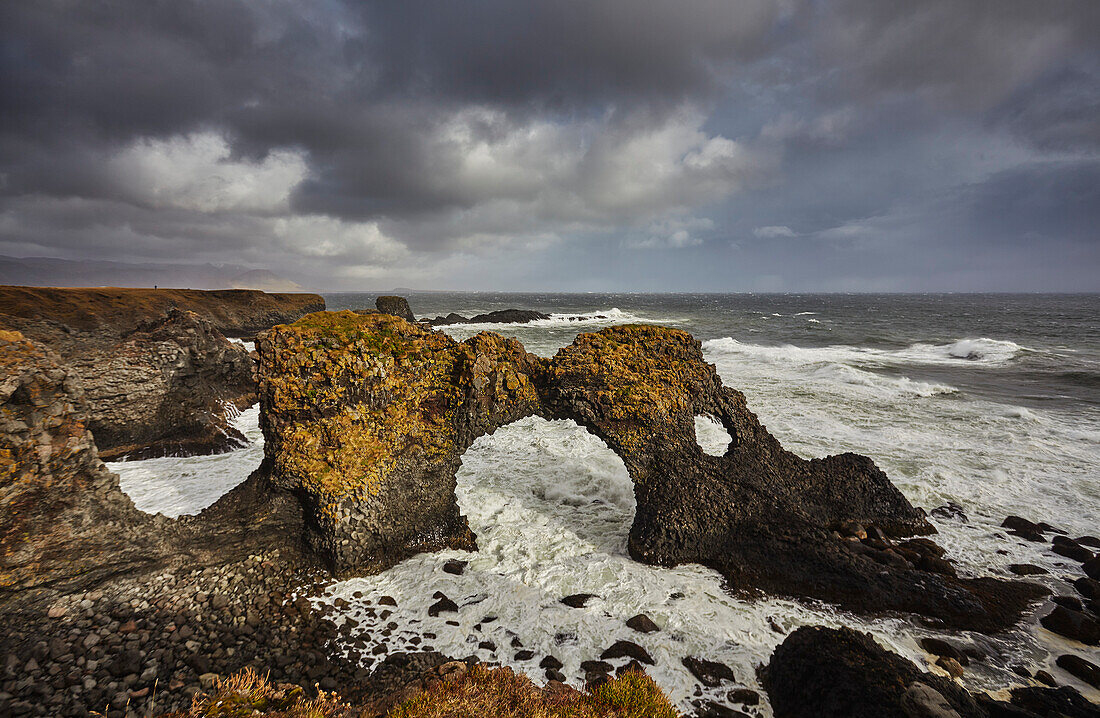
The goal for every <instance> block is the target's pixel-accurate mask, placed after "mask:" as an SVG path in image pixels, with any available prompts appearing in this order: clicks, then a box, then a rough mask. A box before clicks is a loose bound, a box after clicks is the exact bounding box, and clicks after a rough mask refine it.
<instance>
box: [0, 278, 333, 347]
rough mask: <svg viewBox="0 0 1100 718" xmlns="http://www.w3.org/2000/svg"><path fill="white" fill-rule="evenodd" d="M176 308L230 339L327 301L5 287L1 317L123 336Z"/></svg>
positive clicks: (241, 293)
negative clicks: (194, 316)
mask: <svg viewBox="0 0 1100 718" xmlns="http://www.w3.org/2000/svg"><path fill="white" fill-rule="evenodd" d="M173 308H175V309H182V310H186V311H192V312H195V313H196V314H198V315H200V316H202V317H205V318H206V319H207V320H209V321H210V323H211V324H212V325H213V327H214V328H215V329H217V330H218V331H219V332H221V333H222V334H224V335H225V336H227V337H244V338H250V337H252V336H254V335H255V334H256V333H257V332H261V331H263V330H265V329H268V328H270V327H273V326H275V325H276V324H286V323H288V322H293V321H295V320H297V319H299V318H301V317H303V316H305V315H306V314H309V313H311V312H319V311H322V310H324V308H325V300H324V298H322V297H321V295H319V294H272V293H268V292H261V291H257V290H252V289H226V290H219V291H203V290H198V289H120V288H117V287H88V288H56V287H11V286H0V315H7V316H8V317H18V318H22V319H36V320H37V319H46V320H49V321H52V322H56V323H58V324H60V325H64V326H66V327H68V328H69V329H70V330H77V331H97V332H103V333H107V334H121V333H124V332H127V331H130V330H132V329H134V328H136V327H137V326H138V325H139V324H141V323H142V322H148V321H152V320H155V319H158V318H159V317H161V316H163V315H164V313H165V312H167V311H168V310H169V309H173ZM35 339H36V341H37V340H38V339H39V338H38V337H36V338H35Z"/></svg>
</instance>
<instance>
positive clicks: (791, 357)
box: [703, 337, 1029, 367]
mask: <svg viewBox="0 0 1100 718" xmlns="http://www.w3.org/2000/svg"><path fill="white" fill-rule="evenodd" d="M703 348H704V349H705V350H707V351H709V352H712V353H715V354H739V355H743V356H751V357H753V358H756V359H760V360H764V361H773V362H795V363H801V364H806V363H814V362H835V363H839V364H851V365H856V366H864V367H876V366H886V365H900V364H953V365H962V364H972V365H975V366H990V367H996V366H1003V365H1004V364H1006V363H1007V362H1009V361H1011V360H1012V359H1014V358H1016V357H1017V356H1018V355H1019V354H1020V353H1022V352H1025V351H1029V350H1028V348H1027V347H1024V346H1021V345H1019V344H1017V343H1016V342H1012V341H1005V340H1001V339H988V338H986V337H979V338H977V339H959V340H957V341H955V342H952V343H951V344H925V343H918V344H911V345H909V346H908V347H906V348H904V349H875V348H872V347H858V346H849V345H845V344H836V345H832V346H826V347H798V346H794V345H793V344H784V345H780V346H766V345H762V344H747V343H743V342H739V341H737V340H736V339H734V338H732V337H724V338H722V339H711V340H709V341H706V342H703Z"/></svg>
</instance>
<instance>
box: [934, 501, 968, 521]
mask: <svg viewBox="0 0 1100 718" xmlns="http://www.w3.org/2000/svg"><path fill="white" fill-rule="evenodd" d="M928 513H930V514H931V515H932V516H933V517H934V518H937V519H949V520H951V521H958V522H960V523H964V524H965V523H968V522H969V519H968V518H967V517H966V513H965V512H964V511H963V508H962V506H959V505H958V504H956V503H954V502H952V501H948V502H947V503H946V504H944V505H943V506H937V507H936V508H934V509H932V510H931V511H929V512H928Z"/></svg>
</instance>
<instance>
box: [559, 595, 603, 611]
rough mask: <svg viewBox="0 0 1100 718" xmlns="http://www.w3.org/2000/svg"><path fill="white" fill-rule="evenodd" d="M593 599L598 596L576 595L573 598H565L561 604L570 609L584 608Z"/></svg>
mask: <svg viewBox="0 0 1100 718" xmlns="http://www.w3.org/2000/svg"><path fill="white" fill-rule="evenodd" d="M593 598H596V594H594V593H574V594H573V595H571V596H566V597H565V598H563V599H562V600H561V602H562V603H564V604H565V605H566V606H569V607H570V608H584V604H586V603H588V601H589V600H590V599H593Z"/></svg>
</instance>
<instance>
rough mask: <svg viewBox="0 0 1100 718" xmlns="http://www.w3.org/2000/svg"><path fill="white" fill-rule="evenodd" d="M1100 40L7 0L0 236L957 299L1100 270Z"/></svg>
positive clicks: (741, 9) (61, 252) (623, 17)
mask: <svg viewBox="0 0 1100 718" xmlns="http://www.w3.org/2000/svg"><path fill="white" fill-rule="evenodd" d="M1096 37H1100V5H1097V4H1096V3H1095V2H1093V1H1092V0H1078V1H1076V2H1075V1H1072V0H1067V1H1065V2H1061V1H1060V2H1053V3H1035V2H1030V1H1028V2H1025V1H1024V0H965V1H964V2H958V1H957V0H954V1H951V0H932V1H931V2H924V3H915V4H914V3H910V4H899V3H882V2H875V1H874V0H842V1H841V2H837V3H818V2H812V1H811V0H749V1H748V2H743V3H729V2H726V1H724V0H707V1H704V2H698V3H691V4H687V5H685V4H684V3H681V2H672V1H661V2H656V1H653V0H601V1H599V2H591V1H590V0H564V1H563V0H557V1H554V2H550V1H549V0H548V1H546V2H531V3H522V4H517V3H515V2H506V1H504V0H492V1H487V2H479V3H476V4H470V3H456V2H451V1H449V0H434V1H430V2H429V1H410V2H401V3H387V2H341V1H339V0H326V1H325V2H321V3H296V2H291V1H289V0H271V1H270V2H264V3H254V2H244V1H243V0H238V1H229V0H227V1H225V2H218V3H209V2H201V1H199V0H174V1H172V2H167V1H164V2H159V1H150V0H145V1H143V2H136V1H126V2H123V1H119V0H101V1H99V2H87V3H71V2H63V1H62V0H41V1H39V2H34V3H6V4H4V5H3V7H0V41H2V43H3V50H2V54H0V101H2V103H3V108H4V112H2V113H0V253H3V254H12V255H21V256H27V255H47V256H60V257H74V258H102V259H144V260H149V261H172V260H178V261H181V262H184V261H186V262H194V261H212V262H218V261H221V262H231V263H240V264H246V265H251V266H269V267H271V268H272V269H274V270H276V271H279V272H282V273H285V274H289V275H292V276H293V277H294V278H296V279H299V280H301V281H303V282H306V283H310V284H313V285H314V286H322V287H323V286H332V287H334V288H335V287H354V286H363V285H364V284H370V285H371V286H385V285H392V284H404V285H416V284H429V285H432V286H439V285H440V283H441V282H442V283H445V284H447V285H449V286H455V287H462V286H467V287H475V286H486V287H490V286H491V287H497V286H499V287H502V288H526V287H530V286H532V281H535V282H536V283H537V285H538V286H540V287H544V288H551V289H552V288H555V287H558V286H560V287H562V288H578V287H579V285H580V284H581V283H584V282H589V280H587V279H585V280H583V282H582V279H581V275H578V274H577V273H576V272H575V271H574V270H571V269H570V268H569V267H570V266H572V265H573V264H577V263H580V264H583V265H586V266H591V267H594V268H596V269H595V270H594V272H595V274H594V277H596V279H593V280H591V281H593V282H595V281H598V277H599V276H600V275H599V273H598V272H599V269H598V268H599V267H600V265H601V263H603V262H605V261H607V258H608V257H610V256H614V257H616V260H615V263H616V267H617V269H616V272H615V274H614V276H613V277H609V278H608V281H609V282H615V283H618V285H617V288H622V289H632V288H637V289H662V288H676V289H692V288H706V289H731V290H736V289H749V288H757V289H758V288H762V286H763V285H768V286H767V287H763V288H783V289H797V288H800V287H805V288H851V286H850V285H853V284H856V283H858V282H860V281H863V282H865V283H866V285H867V287H868V288H872V289H882V288H891V287H895V288H919V286H927V287H930V288H933V287H938V288H947V285H948V284H950V285H951V287H950V288H953V289H965V288H967V287H965V286H955V283H957V282H958V281H962V280H961V279H960V278H964V277H969V278H971V279H972V278H973V277H978V276H981V275H980V270H981V267H980V263H975V264H974V266H973V267H972V268H971V269H970V270H966V269H965V268H963V269H958V267H960V266H961V265H960V264H959V262H962V263H964V264H965V262H967V261H972V260H973V262H977V259H976V258H980V257H982V256H984V252H986V251H987V250H990V248H993V247H1001V248H1002V250H1003V247H1004V246H1007V245H1006V243H1008V244H1011V245H1012V246H1013V247H1016V248H1019V247H1027V246H1029V243H1032V244H1036V243H1040V242H1047V243H1056V244H1058V245H1059V246H1064V247H1068V248H1074V249H1073V251H1077V250H1078V249H1079V250H1080V252H1084V256H1087V257H1091V258H1095V252H1094V251H1092V250H1091V249H1090V248H1091V247H1093V246H1095V244H1096V243H1097V237H1096V235H1095V230H1093V229H1092V228H1093V227H1096V226H1100V221H1098V220H1100V209H1096V207H1097V205H1096V204H1095V203H1093V201H1092V200H1093V194H1095V193H1094V192H1090V186H1091V187H1092V188H1095V186H1096V184H1095V182H1096V174H1095V167H1094V164H1093V163H1094V162H1095V161H1096V157H1097V153H1098V152H1100V124H1098V120H1097V117H1100V112H1098V110H1100V89H1098V80H1100V47H1098V43H1097V42H1096V40H1095V38H1096ZM1090 183H1092V184H1091V185H1090ZM1008 218H1011V220H1010V219H1008ZM846 233H847V234H846ZM943 236H952V237H955V238H956V241H955V242H954V243H952V244H947V243H944V242H942V241H939V240H938V238H942V237H943ZM875 238H877V241H874V240H875ZM854 245H858V246H860V247H863V248H864V250H865V256H866V257H867V261H864V262H863V263H862V264H861V265H859V266H857V265H853V263H852V261H851V259H852V258H851V256H850V255H849V254H846V253H848V252H851V251H852V246H854ZM918 247H919V248H920V250H919V251H918V250H916V249H914V248H918ZM1013 251H1014V252H1016V251H1017V250H1015V249H1014V250H1013ZM1073 251H1069V250H1067V252H1068V254H1065V256H1066V257H1070V255H1073V257H1074V258H1073V259H1072V261H1074V262H1076V263H1077V265H1078V266H1079V264H1080V261H1081V256H1082V255H1081V254H1076V255H1074V254H1073ZM1089 252H1092V253H1091V254H1090V253H1089ZM915 254H916V255H917V256H919V257H920V258H921V261H920V262H916V263H914V261H913V256H914V255H915ZM1010 254H1012V253H1007V252H1004V251H1002V255H1001V256H1008V255H1010ZM1017 254H1019V252H1017ZM1013 256H1016V255H1013ZM1019 257H1020V261H1021V262H1023V261H1025V260H1026V261H1027V262H1029V263H1030V262H1031V261H1032V258H1030V255H1026V252H1025V253H1024V254H1019ZM871 258H874V261H870V260H871ZM953 260H954V261H955V264H954V265H953V264H952V261H953ZM1045 261H1047V262H1048V263H1057V262H1058V261H1061V260H1060V259H1059V256H1058V255H1057V254H1056V253H1047V254H1046V255H1045ZM1066 261H1070V260H1069V259H1067V260H1066ZM532 262H537V263H539V266H540V267H543V268H554V267H557V268H558V269H556V270H553V271H549V270H547V271H540V272H539V273H537V276H535V277H532V275H531V274H530V272H529V271H528V270H527V269H525V265H526V264H528V263H532ZM907 266H908V267H909V268H910V269H909V271H908V274H907V272H906V270H905V267H907ZM950 267H956V269H950V271H949V268H950ZM853 268H856V269H858V270H859V271H853ZM822 272H826V273H828V274H829V276H819V275H820V274H821V273H822ZM935 272H939V273H940V276H942V277H944V278H946V277H954V279H951V280H950V281H948V280H947V279H944V281H943V282H940V283H939V284H937V282H939V280H937V279H936V274H935ZM1010 274H1011V272H1010V271H1009V269H1004V270H1003V271H1002V270H998V271H997V272H993V273H991V274H990V277H994V276H996V277H998V278H999V279H997V280H996V281H1004V282H1006V283H1010V279H1011V278H1010V276H1009V275H1010ZM1094 274H1100V273H1094ZM1082 276H1083V275H1082ZM506 277H516V278H518V277H525V279H523V280H522V281H519V283H518V284H517V285H516V286H511V287H506V286H504V282H506V281H507V280H505V279H503V278H506ZM921 282H924V284H923V285H921ZM941 285H943V286H941ZM584 288H599V287H589V286H587V285H586V286H585V287H584ZM981 288H988V287H984V286H983V287H981ZM1006 288H1010V287H1006ZM1033 288H1036V287H1033ZM1037 288H1042V287H1037ZM1051 288H1058V287H1051ZM1074 288H1089V289H1098V288H1100V286H1098V285H1097V284H1096V280H1095V279H1091V280H1090V279H1088V278H1087V277H1085V278H1083V279H1080V280H1079V281H1078V284H1077V285H1075V287H1074Z"/></svg>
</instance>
